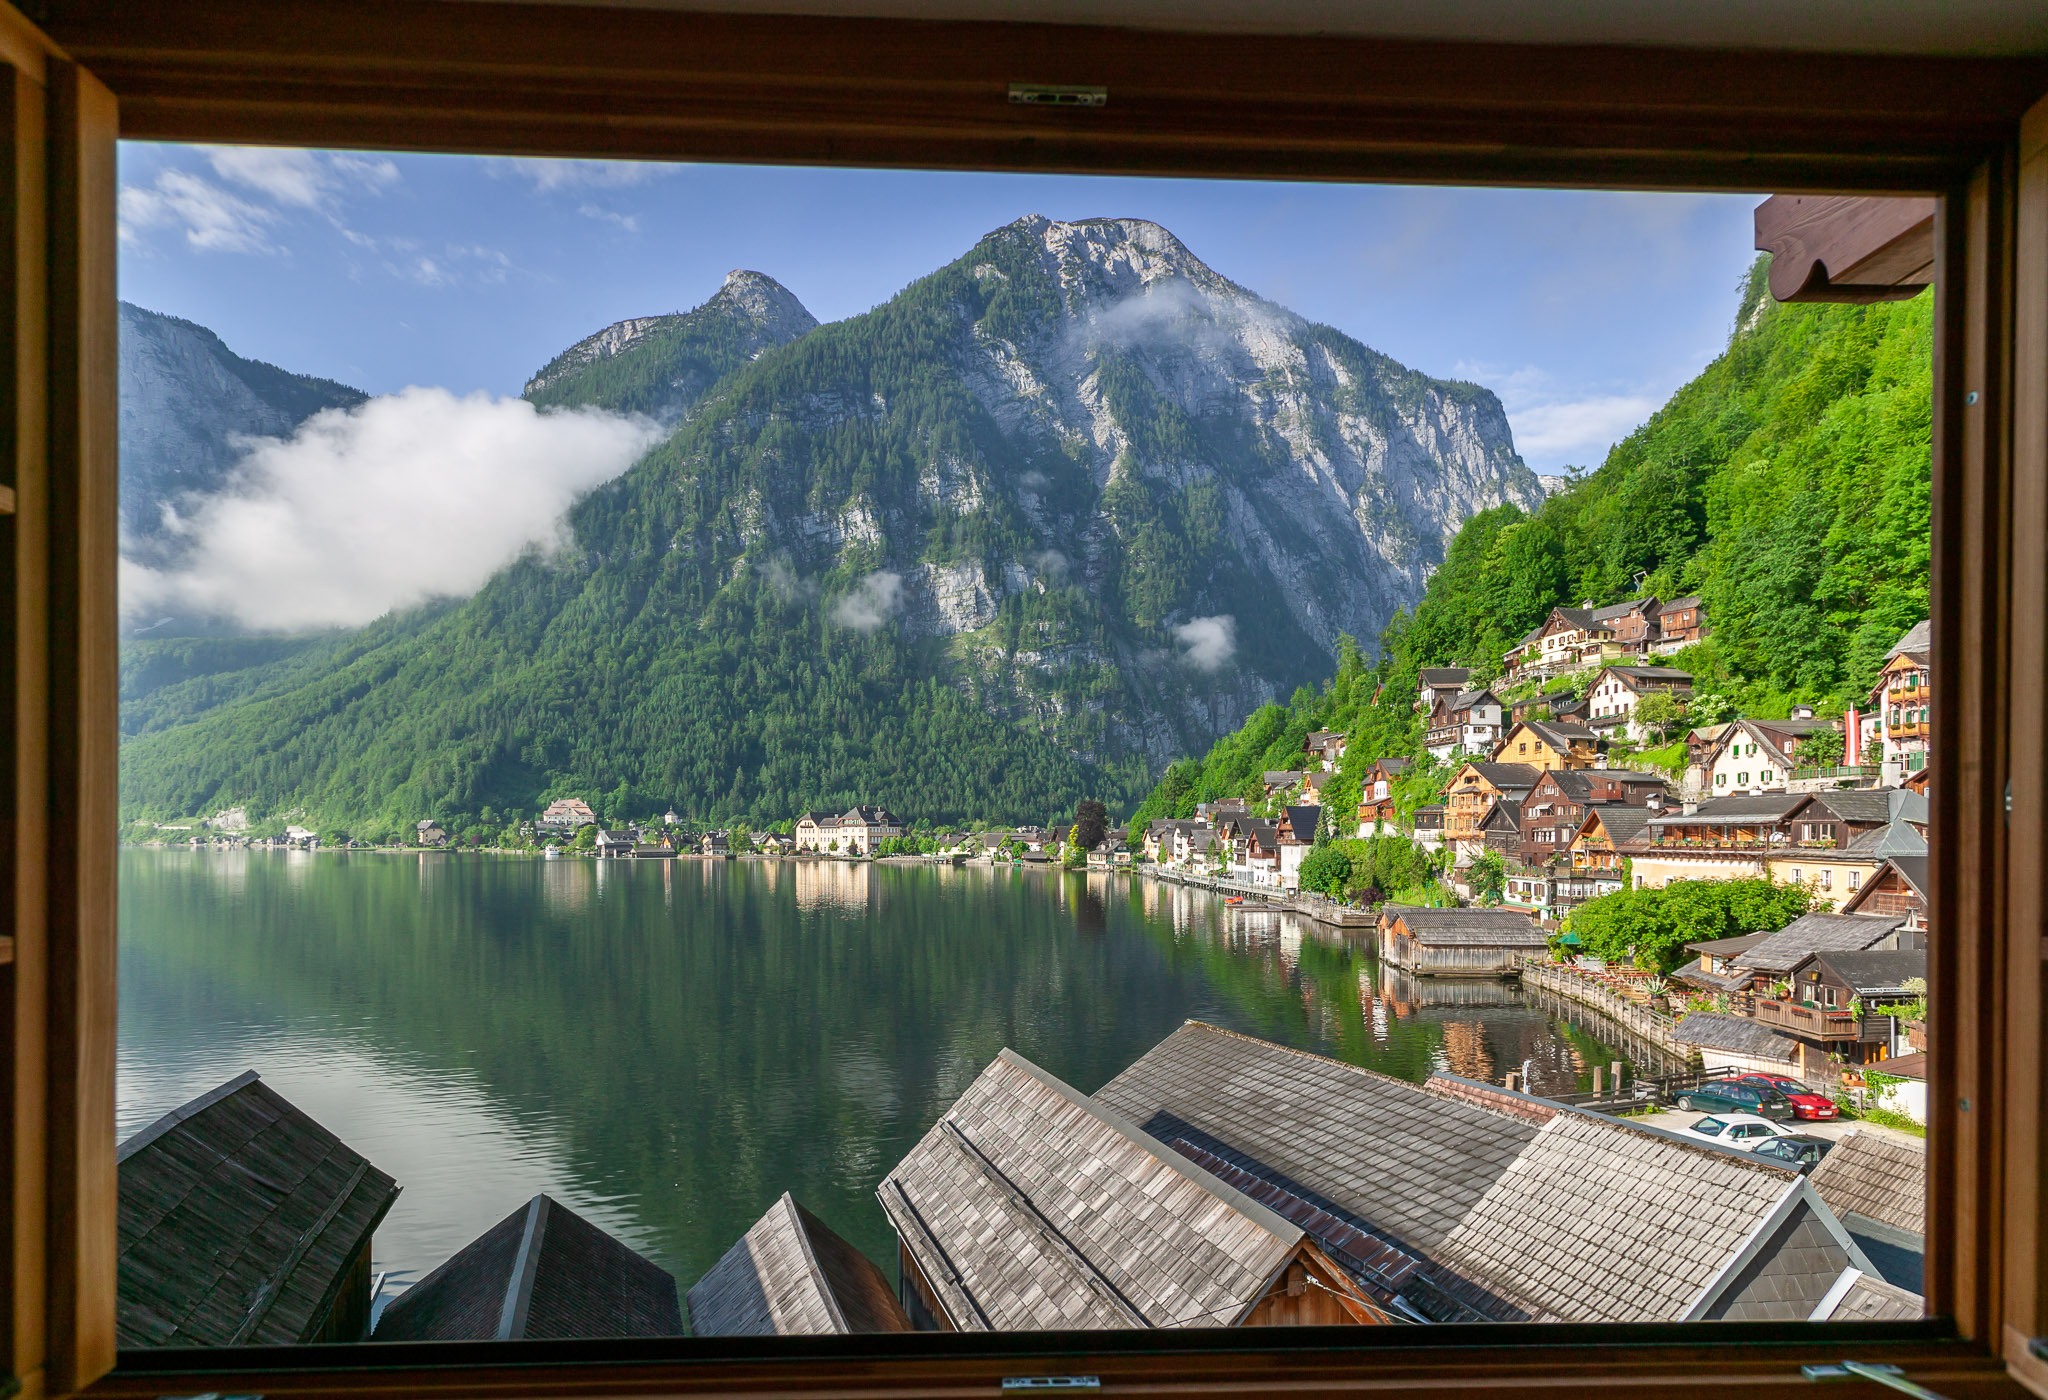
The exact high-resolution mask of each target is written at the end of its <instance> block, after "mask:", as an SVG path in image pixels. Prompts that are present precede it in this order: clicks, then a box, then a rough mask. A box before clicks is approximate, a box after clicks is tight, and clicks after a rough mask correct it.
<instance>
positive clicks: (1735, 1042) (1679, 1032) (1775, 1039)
mask: <svg viewBox="0 0 2048 1400" xmlns="http://www.w3.org/2000/svg"><path fill="white" fill-rule="evenodd" d="M1671 1038H1672V1039H1673V1040H1676V1041H1677V1042H1679V1043H1680V1044H1681V1045H1697V1046H1699V1047H1700V1048H1701V1049H1702V1050H1728V1051H1732V1052H1733V1053H1735V1054H1738V1055H1756V1056H1759V1057H1761V1058H1763V1059H1767V1060H1785V1061H1788V1062H1789V1061H1790V1060H1791V1059H1792V1057H1793V1056H1794V1055H1795V1054H1796V1053H1797V1052H1798V1049H1799V1046H1798V1042H1796V1041H1793V1040H1790V1039H1788V1038H1786V1037H1785V1036H1782V1035H1779V1034H1778V1033H1777V1032H1776V1031H1774V1030H1772V1029H1771V1028H1770V1027H1769V1026H1766V1025H1761V1024H1759V1023H1758V1022H1756V1021H1752V1020H1751V1019H1750V1018H1749V1017H1747V1016H1730V1015H1728V1014H1726V1013H1725V1012H1720V1011H1695V1012H1693V1013H1692V1014H1691V1015H1690V1016H1687V1017H1686V1018H1685V1019H1684V1020H1683V1021H1680V1022H1679V1023H1678V1026H1677V1028H1676V1029H1675V1030H1673V1031H1672V1032H1671Z"/></svg>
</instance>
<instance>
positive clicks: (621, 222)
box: [576, 204, 640, 233]
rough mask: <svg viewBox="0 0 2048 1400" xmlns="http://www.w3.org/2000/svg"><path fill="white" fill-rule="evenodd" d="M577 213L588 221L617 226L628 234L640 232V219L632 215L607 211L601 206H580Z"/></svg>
mask: <svg viewBox="0 0 2048 1400" xmlns="http://www.w3.org/2000/svg"><path fill="white" fill-rule="evenodd" d="M576 212H577V213H579V214H581V215H582V216H583V217H584V218H586V219H596V220H597V221H598V222H600V223H606V224H616V225H617V226H618V227H620V228H622V229H624V230H625V231H626V232H627V233H638V232H640V220H639V219H638V218H636V217H635V216H633V215H631V214H621V213H618V212H617V211H615V210H611V209H607V208H605V207H604V206H603V205H601V204H583V205H579V206H577V209H576Z"/></svg>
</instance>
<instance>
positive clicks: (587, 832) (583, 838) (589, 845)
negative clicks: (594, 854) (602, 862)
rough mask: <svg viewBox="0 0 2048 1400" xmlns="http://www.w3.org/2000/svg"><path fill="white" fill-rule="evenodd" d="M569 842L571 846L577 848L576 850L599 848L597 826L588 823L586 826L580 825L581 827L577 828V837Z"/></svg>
mask: <svg viewBox="0 0 2048 1400" xmlns="http://www.w3.org/2000/svg"><path fill="white" fill-rule="evenodd" d="M569 844H570V846H571V847H572V848H573V849H575V850H579V851H594V850H596V849H597V828H596V827H595V826H590V825H586V826H579V827H577V828H576V839H575V840H574V841H571V842H570V843H569Z"/></svg>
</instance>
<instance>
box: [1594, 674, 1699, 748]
mask: <svg viewBox="0 0 2048 1400" xmlns="http://www.w3.org/2000/svg"><path fill="white" fill-rule="evenodd" d="M1649 695H1669V696H1670V697H1672V698H1673V699H1674V700H1679V701H1684V700H1688V699H1690V698H1691V697H1692V673H1691V672H1690V671H1679V670H1674V669H1673V668H1671V667H1669V666H1608V667H1605V668H1603V669H1602V670H1601V672H1600V674H1599V675H1597V676H1595V677H1594V678H1593V684H1592V686H1591V687H1589V688H1588V689H1587V691H1586V706H1587V713H1586V723H1587V725H1588V727H1590V728H1595V729H1597V728H1599V727H1600V724H1601V721H1603V720H1605V721H1610V722H1612V723H1613V724H1616V725H1619V726H1622V727H1624V728H1626V729H1627V731H1628V732H1629V734H1630V735H1631V736H1634V737H1641V735H1642V730H1641V727H1640V726H1638V725H1637V724H1636V722H1635V713H1636V706H1637V705H1639V704H1641V703H1642V701H1643V699H1644V697H1645V696H1649Z"/></svg>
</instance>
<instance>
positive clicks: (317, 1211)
mask: <svg viewBox="0 0 2048 1400" xmlns="http://www.w3.org/2000/svg"><path fill="white" fill-rule="evenodd" d="M116 1163H117V1172H118V1176H119V1190H120V1223H119V1240H118V1244H117V1248H118V1250H119V1258H120V1276H119V1283H118V1288H117V1292H116V1295H115V1296H116V1302H115V1313H114V1328H115V1335H116V1337H117V1338H118V1340H119V1342H120V1344H121V1346H123V1347H224V1346H273V1345H279V1344H284V1343H292V1342H354V1341H360V1340H362V1338H363V1337H364V1336H365V1335H366V1334H367V1333H368V1332H369V1329H370V1240H371V1236H372V1235H373V1234H374V1233H375V1231H376V1229H377V1226H378V1224H379V1223H380V1222H382V1220H383V1219H384V1215H385V1213H386V1212H387V1211H389V1210H390V1209H391V1203H392V1202H393V1201H394V1200H396V1199H397V1198H398V1187H397V1185H396V1184H395V1183H393V1181H392V1180H391V1178H390V1177H388V1176H386V1175H385V1174H384V1173H383V1172H380V1171H378V1170H377V1169H376V1168H375V1167H373V1166H371V1165H370V1163H369V1162H368V1161H367V1160H366V1159H365V1158H364V1157H363V1156H362V1154H361V1153H359V1152H356V1151H354V1150H353V1149H352V1148H350V1147H349V1146H348V1145H347V1144H346V1143H344V1142H342V1140H341V1139H340V1138H337V1137H336V1136H335V1135H334V1134H333V1133H330V1132H328V1131H327V1130H326V1129H325V1128H323V1127H321V1126H320V1125H319V1124H318V1123H316V1122H314V1121H313V1120H312V1119H311V1118H309V1117H307V1116H306V1115H305V1114H304V1113H301V1112H300V1111H299V1110H298V1109H296V1108H294V1107H293V1106H292V1105H291V1103H290V1102H289V1101H287V1100H286V1099H285V1098H284V1096H283V1095H281V1094H279V1093H277V1092H276V1091H275V1090H273V1089H271V1088H270V1087H269V1086H268V1085H266V1084H264V1083H263V1082H262V1080H261V1079H259V1078H258V1077H257V1075H256V1072H255V1071H254V1070H250V1071H249V1072H247V1073H245V1074H241V1075H238V1076H236V1077H235V1078H233V1079H230V1080H229V1081H228V1082H227V1083H225V1084H223V1085H221V1086H220V1087H219V1088H217V1089H214V1090H213V1091H211V1092H210V1093H206V1094H202V1095H200V1096H199V1097H198V1098H196V1099H194V1100H192V1101H191V1102H190V1103H188V1104H185V1105H184V1106H183V1107H180V1108H176V1109H173V1110H172V1111H171V1112H169V1113H167V1114H165V1115H164V1116H163V1117H161V1118H159V1119H157V1120H156V1122H154V1123H152V1124H150V1125H149V1126H148V1127H146V1128H144V1129H142V1131H140V1132H138V1133H136V1134H135V1135H134V1136H133V1137H131V1138H129V1139H128V1140H127V1141H126V1142H124V1143H122V1144H121V1147H120V1149H119V1151H118V1152H117V1153H116Z"/></svg>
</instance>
